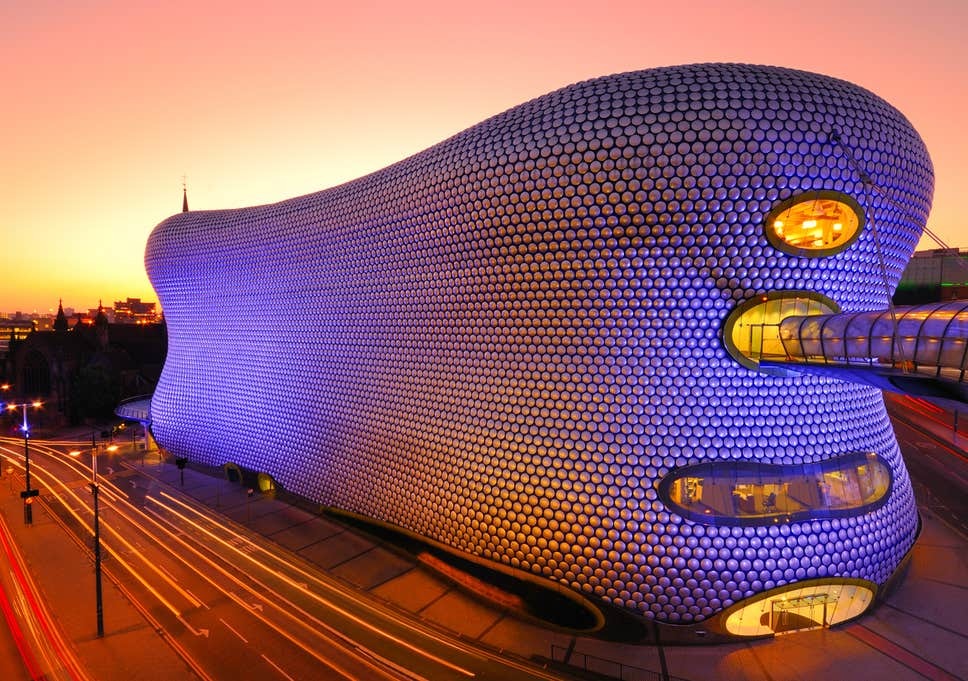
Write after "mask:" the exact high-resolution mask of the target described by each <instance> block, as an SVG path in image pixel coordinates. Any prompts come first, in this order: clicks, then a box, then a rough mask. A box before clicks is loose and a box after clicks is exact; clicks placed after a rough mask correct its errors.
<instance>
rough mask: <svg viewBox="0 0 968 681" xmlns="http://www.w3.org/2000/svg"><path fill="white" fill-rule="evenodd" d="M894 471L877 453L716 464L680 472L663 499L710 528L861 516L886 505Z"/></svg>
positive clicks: (664, 486)
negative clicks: (800, 460)
mask: <svg viewBox="0 0 968 681" xmlns="http://www.w3.org/2000/svg"><path fill="white" fill-rule="evenodd" d="M890 489H891V471H890V469H889V468H888V467H887V465H886V464H885V463H884V461H883V460H882V459H881V458H880V457H878V456H877V455H876V454H874V453H873V452H858V453H853V454H847V455H845V456H840V457H837V458H835V459H829V460H827V461H821V462H817V463H807V464H766V463H756V462H752V461H715V462H709V463H701V464H696V465H693V466H686V467H684V468H679V469H676V470H674V471H673V472H672V473H670V474H669V475H668V476H667V477H665V478H664V479H663V480H662V481H661V482H660V483H659V496H660V497H661V498H662V500H663V501H664V502H665V503H666V505H668V506H669V507H670V508H672V509H673V510H675V512H676V513H678V514H680V515H682V516H683V517H685V518H689V519H691V520H694V521H696V522H701V523H707V524H710V525H763V524H773V523H777V522H781V521H782V522H790V521H795V520H807V519H811V518H829V517H836V516H848V515H856V514H857V513H861V512H867V511H869V510H870V509H872V508H874V507H876V506H878V505H880V504H882V503H884V501H886V500H887V496H888V492H890Z"/></svg>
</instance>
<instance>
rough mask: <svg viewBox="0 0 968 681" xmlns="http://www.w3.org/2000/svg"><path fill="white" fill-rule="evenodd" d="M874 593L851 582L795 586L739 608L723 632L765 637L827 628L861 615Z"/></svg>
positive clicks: (827, 581) (863, 584)
mask: <svg viewBox="0 0 968 681" xmlns="http://www.w3.org/2000/svg"><path fill="white" fill-rule="evenodd" d="M875 589H876V587H875V586H874V585H873V584H871V583H869V582H865V581H863V580H854V579H848V580H838V579H823V580H811V581H809V582H797V583H796V584H795V585H793V586H785V587H780V588H778V589H774V590H772V591H769V592H767V593H765V594H760V595H757V596H754V597H753V598H751V599H750V600H749V601H746V602H744V603H742V604H740V605H738V606H737V607H736V608H735V609H734V610H732V612H730V613H729V615H727V616H726V630H727V631H728V632H729V633H731V634H733V635H735V636H768V635H770V634H778V633H783V632H788V631H796V630H802V629H815V628H819V627H829V626H832V625H834V624H839V623H840V622H844V621H846V620H849V619H853V618H854V617H857V616H858V615H860V614H861V613H863V612H864V611H865V610H866V609H867V607H868V606H869V605H870V604H871V601H872V600H873V598H874V591H875Z"/></svg>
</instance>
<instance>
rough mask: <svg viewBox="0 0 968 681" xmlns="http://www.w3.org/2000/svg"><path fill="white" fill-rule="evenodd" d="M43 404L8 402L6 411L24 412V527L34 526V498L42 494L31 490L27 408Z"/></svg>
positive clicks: (21, 427)
mask: <svg viewBox="0 0 968 681" xmlns="http://www.w3.org/2000/svg"><path fill="white" fill-rule="evenodd" d="M0 387H2V388H3V389H4V390H6V389H8V388H9V387H10V386H8V385H6V384H4V385H3V386H0ZM42 405H43V402H40V401H34V402H8V403H7V405H6V409H7V410H9V411H17V410H18V409H23V410H24V421H23V425H21V426H20V430H21V431H22V432H23V434H24V485H25V488H24V491H23V492H21V493H20V498H21V499H23V500H24V525H32V524H33V522H34V507H33V502H34V497H36V496H37V495H38V494H40V490H36V489H31V487H30V423H28V422H27V408H28V407H34V408H35V409H37V408H39V407H41V406H42Z"/></svg>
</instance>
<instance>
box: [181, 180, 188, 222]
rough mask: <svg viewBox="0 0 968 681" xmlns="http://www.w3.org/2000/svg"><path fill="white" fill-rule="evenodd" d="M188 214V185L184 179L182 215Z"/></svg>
mask: <svg viewBox="0 0 968 681" xmlns="http://www.w3.org/2000/svg"><path fill="white" fill-rule="evenodd" d="M187 212H188V185H187V184H186V183H185V178H184V177H182V213H187Z"/></svg>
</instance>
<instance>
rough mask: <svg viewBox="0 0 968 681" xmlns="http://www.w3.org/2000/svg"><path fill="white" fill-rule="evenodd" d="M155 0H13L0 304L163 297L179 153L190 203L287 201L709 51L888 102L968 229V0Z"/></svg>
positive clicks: (3, 54) (949, 216)
mask: <svg viewBox="0 0 968 681" xmlns="http://www.w3.org/2000/svg"><path fill="white" fill-rule="evenodd" d="M142 4H145V5H149V3H141V2H132V1H131V0H106V1H97V0H90V1H87V2H80V3H64V2H57V1H55V0H34V1H32V2H5V3H2V4H0V82H2V83H3V96H2V102H3V106H2V108H0V111H2V118H0V120H2V123H3V125H2V126H0V148H2V156H0V159H2V160H0V206H2V211H3V219H2V222H0V230H2V232H0V236H2V238H3V240H2V246H0V312H10V311H14V310H23V311H33V310H40V311H46V310H48V309H56V306H57V300H58V298H60V297H63V299H64V304H65V306H71V307H76V308H78V309H86V308H88V307H93V306H96V305H97V302H98V299H99V298H103V299H104V301H105V304H111V303H112V302H113V301H114V300H116V299H119V298H124V297H128V296H140V297H142V298H144V299H148V300H156V297H155V295H154V293H153V292H152V289H151V286H150V284H149V283H148V280H147V277H146V276H145V274H144V265H143V253H144V245H145V241H146V239H147V237H148V234H149V233H150V232H151V230H152V228H153V227H154V226H155V225H156V224H157V223H158V222H160V221H161V220H163V219H164V218H166V217H168V216H169V215H171V214H172V213H175V212H177V211H178V210H180V208H181V182H182V176H183V175H185V176H187V181H188V191H189V201H190V203H191V206H192V208H197V209H209V208H232V207H239V206H246V205H253V204H258V203H266V202H272V201H278V200H281V199H285V198H288V197H291V196H297V195H300V194H305V193H307V192H312V191H316V190H319V189H325V188H326V187H330V186H333V185H336V184H339V183H341V182H344V181H346V180H350V179H353V178H355V177H358V176H360V175H363V174H365V173H368V172H371V171H373V170H378V169H379V168H382V167H384V166H386V165H389V164H390V163H393V162H394V161H397V160H400V159H402V158H405V157H407V156H409V155H411V154H413V153H415V152H417V151H420V150H421V149H424V148H426V147H428V146H430V145H432V144H434V143H436V142H439V141H441V140H443V139H445V138H447V137H449V136H450V135H452V134H454V133H456V132H459V131H460V130H463V129H464V128H467V127H469V126H471V125H473V124H474V123H477V122H479V121H481V120H483V119H484V118H486V117H488V116H491V115H493V114H495V113H499V112H501V111H504V110H505V109H507V108H509V107H511V106H514V105H516V104H519V103H521V102H524V101H526V100H528V99H531V98H533V97H535V96H538V95H541V94H544V93H546V92H549V91H551V90H554V89H556V88H558V87H561V86H564V85H567V84H569V83H573V82H576V81H579V80H583V79H586V78H591V77H595V76H600V75H605V74H609V73H616V72H621V71H631V70H637V69H645V68H651V67H655V66H665V65H671V64H684V63H692V62H705V61H739V62H751V63H762V64H776V65H780V66H789V67H793V68H800V69H806V70H810V71H817V72H820V73H825V74H828V75H832V76H836V77H839V78H844V79H846V80H850V81H852V82H855V83H857V84H859V85H862V86H864V87H866V88H868V89H870V90H873V91H874V92H875V93H877V94H879V95H880V96H882V97H884V98H885V99H886V100H888V101H889V102H891V103H892V104H894V105H895V106H896V107H897V108H899V109H900V110H901V111H902V112H903V113H904V114H905V115H906V116H907V117H908V118H909V119H910V120H911V122H912V123H913V124H914V126H915V127H916V128H917V129H918V130H919V131H920V133H921V135H922V136H923V137H924V140H925V142H926V143H927V146H928V149H929V151H930V153H931V155H932V158H933V160H934V164H935V172H936V185H935V200H934V209H933V212H932V215H931V218H930V220H929V223H928V225H929V228H930V229H932V230H933V231H934V232H936V233H937V234H938V235H939V236H940V237H941V239H942V240H943V241H945V242H946V243H947V244H948V245H949V246H968V230H966V228H965V224H964V220H963V219H962V216H961V214H960V211H959V209H958V208H957V205H958V204H957V202H958V201H959V199H958V196H959V195H960V193H962V192H964V191H965V187H966V186H968V169H966V162H965V159H966V158H968V135H966V133H965V131H964V123H962V121H963V120H964V117H965V111H966V110H968V88H966V87H965V82H966V78H968V47H966V43H968V41H966V40H965V26H966V25H968V3H965V2H964V0H948V1H945V0H923V1H922V2H918V3H903V4H902V3H899V2H891V1H889V0H888V1H885V2H875V1H873V0H871V1H867V0H864V1H861V2H852V1H848V0H839V1H836V2H835V1H830V0H821V2H814V3H804V2H787V1H784V0H777V1H775V2H766V1H760V2H756V1H751V2H745V3H735V2H733V3H729V2H722V1H718V2H712V1H707V0H699V1H694V2H690V3H668V2H662V3H660V2H648V1H646V0H629V1H621V2H619V1H616V2H609V1H607V0H605V1H599V2H595V3H591V2H587V1H582V2H568V1H564V2H562V1H561V0H558V1H556V2H527V1H526V0H513V1H505V0H493V1H491V2H488V3H476V4H474V5H473V6H471V5H470V4H469V3H468V4H466V6H467V8H465V3H459V2H452V1H448V2H423V1H420V0H415V1H414V2H410V3H399V2H392V3H391V2H366V1H361V2H346V3H342V4H343V5H344V6H342V7H339V8H334V7H331V6H330V4H329V3H321V2H318V1H315V0H314V1H311V2H303V1H299V2H285V1H275V2H271V3H270V2H265V3H258V2H249V3H238V2H206V1H205V0H193V1H192V2H187V1H184V0H173V1H171V2H167V3H150V6H144V7H142V6H141V5H142ZM921 247H922V248H932V247H936V246H935V244H934V243H933V242H929V241H922V244H921Z"/></svg>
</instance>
